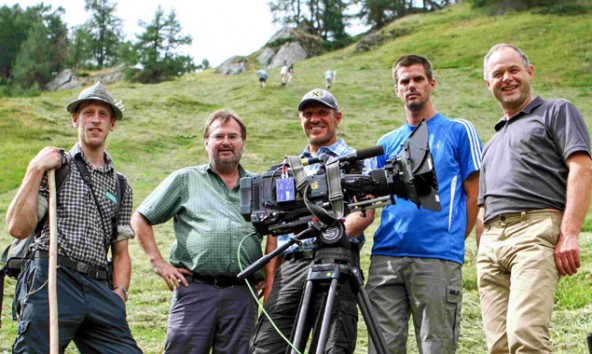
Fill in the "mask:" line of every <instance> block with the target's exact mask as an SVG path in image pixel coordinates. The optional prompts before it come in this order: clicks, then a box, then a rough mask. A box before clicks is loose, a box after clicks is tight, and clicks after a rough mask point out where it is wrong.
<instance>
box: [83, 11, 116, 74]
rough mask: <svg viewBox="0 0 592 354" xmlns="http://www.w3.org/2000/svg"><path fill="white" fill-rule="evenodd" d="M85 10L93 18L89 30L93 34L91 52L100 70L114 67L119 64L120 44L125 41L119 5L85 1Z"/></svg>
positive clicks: (88, 25)
mask: <svg viewBox="0 0 592 354" xmlns="http://www.w3.org/2000/svg"><path fill="white" fill-rule="evenodd" d="M85 1H86V4H85V9H86V11H90V12H91V14H92V17H91V19H90V20H88V22H87V23H86V24H87V28H88V29H89V30H90V33H91V37H92V39H91V52H92V54H93V57H94V59H95V61H96V65H97V67H99V68H102V67H109V66H112V65H113V64H115V63H116V62H117V55H118V52H119V44H120V43H121V42H122V41H123V34H122V27H123V22H122V20H121V19H120V18H119V17H116V16H115V15H114V14H115V10H116V8H117V5H116V4H114V3H111V2H110V1H109V0H85Z"/></svg>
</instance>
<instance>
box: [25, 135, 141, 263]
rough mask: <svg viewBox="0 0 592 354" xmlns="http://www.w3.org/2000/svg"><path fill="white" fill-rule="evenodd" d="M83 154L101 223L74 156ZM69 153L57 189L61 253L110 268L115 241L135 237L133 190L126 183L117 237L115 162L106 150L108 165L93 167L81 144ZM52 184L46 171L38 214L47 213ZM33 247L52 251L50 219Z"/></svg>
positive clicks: (59, 251)
mask: <svg viewBox="0 0 592 354" xmlns="http://www.w3.org/2000/svg"><path fill="white" fill-rule="evenodd" d="M77 154H81V155H82V158H83V160H84V162H85V163H86V165H87V167H88V171H89V173H90V175H91V179H92V182H93V188H94V192H95V195H96V197H97V200H98V202H99V206H100V208H101V213H102V215H103V217H104V220H103V224H104V229H105V231H106V232H107V235H105V232H104V231H103V230H104V229H103V225H101V214H100V213H99V211H98V209H97V205H96V203H95V200H94V198H93V196H92V194H91V191H90V189H89V187H88V186H87V185H86V184H85V183H84V180H83V179H82V176H81V175H80V173H79V172H78V168H77V166H76V163H75V162H74V157H75V156H76V155H77ZM66 156H67V160H68V161H67V163H68V164H69V165H70V173H69V174H68V176H67V177H66V179H65V181H64V184H63V185H62V187H61V188H60V190H59V191H58V199H57V229H58V253H59V254H61V255H63V256H67V257H68V258H70V259H72V260H74V261H77V262H83V263H86V264H88V265H91V266H94V267H104V268H106V267H107V251H108V248H109V245H110V244H111V243H112V242H113V241H119V240H125V239H129V238H133V237H134V232H133V230H132V228H131V226H130V217H131V214H132V189H131V187H130V186H129V184H128V183H126V190H125V193H124V198H123V202H122V203H121V209H120V210H119V218H118V222H117V233H118V234H117V236H116V237H114V235H112V233H113V225H112V220H113V217H114V216H115V213H116V210H117V187H116V182H115V181H116V178H117V176H116V174H115V169H114V166H113V161H112V160H111V157H110V156H109V154H107V153H106V152H105V165H104V166H103V167H100V168H96V169H94V168H92V166H91V165H90V163H89V162H88V161H87V160H86V159H85V158H84V154H82V151H81V150H80V146H79V145H78V144H76V145H74V147H73V148H72V150H70V152H69V154H67V155H66ZM48 198H49V187H48V182H47V174H46V175H45V176H44V177H43V180H42V182H41V188H40V189H39V196H38V198H37V199H38V209H39V216H40V217H43V216H44V215H45V214H46V213H47V209H48V208H47V205H48ZM33 247H34V249H37V250H45V251H47V250H49V222H46V223H45V225H44V227H43V231H42V232H41V235H40V237H38V238H37V239H36V240H35V245H34V246H33Z"/></svg>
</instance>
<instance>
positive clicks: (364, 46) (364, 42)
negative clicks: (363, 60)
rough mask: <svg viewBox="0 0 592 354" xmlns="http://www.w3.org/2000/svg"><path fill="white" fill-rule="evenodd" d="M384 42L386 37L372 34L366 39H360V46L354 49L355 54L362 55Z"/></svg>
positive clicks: (357, 45)
mask: <svg viewBox="0 0 592 354" xmlns="http://www.w3.org/2000/svg"><path fill="white" fill-rule="evenodd" d="M383 42H384V36H383V35H382V34H380V33H371V34H369V35H367V36H366V37H364V38H362V39H360V40H359V41H358V44H356V48H355V49H354V52H355V53H362V52H367V51H369V50H372V49H374V48H376V47H378V46H379V45H381V44H382V43H383Z"/></svg>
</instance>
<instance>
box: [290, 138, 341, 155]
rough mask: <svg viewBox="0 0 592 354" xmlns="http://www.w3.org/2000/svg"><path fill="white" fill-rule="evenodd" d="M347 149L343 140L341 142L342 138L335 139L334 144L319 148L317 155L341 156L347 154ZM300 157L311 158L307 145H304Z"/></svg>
mask: <svg viewBox="0 0 592 354" xmlns="http://www.w3.org/2000/svg"><path fill="white" fill-rule="evenodd" d="M347 149H348V146H347V144H346V143H345V140H343V139H342V138H339V139H337V141H336V142H334V143H333V144H331V145H328V146H321V147H320V148H319V150H318V151H317V155H318V154H327V155H330V156H341V155H343V154H345V153H346V152H347ZM300 157H301V158H311V157H313V156H312V154H311V152H310V149H309V146H308V145H306V147H305V148H304V151H302V153H301V154H300Z"/></svg>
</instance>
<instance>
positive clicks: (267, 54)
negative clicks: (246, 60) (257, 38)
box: [257, 47, 275, 66]
mask: <svg viewBox="0 0 592 354" xmlns="http://www.w3.org/2000/svg"><path fill="white" fill-rule="evenodd" d="M274 55H275V50H273V49H271V48H269V47H264V48H263V49H262V50H261V53H259V55H258V56H257V61H258V62H259V64H260V65H261V66H267V65H269V63H271V59H273V56H274Z"/></svg>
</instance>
